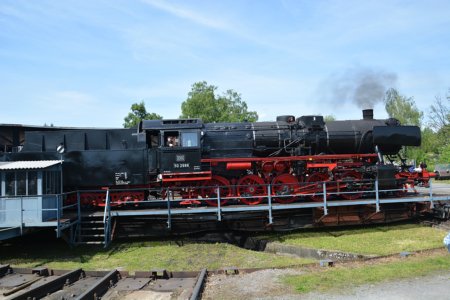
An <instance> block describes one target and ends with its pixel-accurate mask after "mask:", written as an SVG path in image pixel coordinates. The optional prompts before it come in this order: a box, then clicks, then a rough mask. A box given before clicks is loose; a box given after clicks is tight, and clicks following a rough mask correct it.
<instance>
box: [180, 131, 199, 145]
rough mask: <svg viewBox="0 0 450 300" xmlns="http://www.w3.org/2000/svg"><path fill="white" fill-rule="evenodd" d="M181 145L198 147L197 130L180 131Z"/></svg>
mask: <svg viewBox="0 0 450 300" xmlns="http://www.w3.org/2000/svg"><path fill="white" fill-rule="evenodd" d="M181 146H182V147H198V134H197V132H182V133H181Z"/></svg>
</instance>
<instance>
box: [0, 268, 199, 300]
mask: <svg viewBox="0 0 450 300" xmlns="http://www.w3.org/2000/svg"><path fill="white" fill-rule="evenodd" d="M206 276H207V272H206V269H204V270H202V271H200V272H169V271H167V270H151V271H136V272H135V273H134V274H130V273H129V272H127V271H119V270H111V271H84V270H83V269H76V270H53V269H49V268H45V267H43V268H33V269H26V268H13V267H11V266H10V265H0V299H5V300H13V299H17V300H19V299H49V300H51V299H55V300H56V299H58V300H59V299H80V300H81V299H192V300H194V299H200V296H201V293H202V291H203V287H204V283H205V280H206Z"/></svg>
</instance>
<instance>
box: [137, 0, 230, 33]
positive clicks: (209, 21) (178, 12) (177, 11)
mask: <svg viewBox="0 0 450 300" xmlns="http://www.w3.org/2000/svg"><path fill="white" fill-rule="evenodd" d="M142 2H143V3H146V4H149V5H151V6H153V7H155V8H158V9H160V10H162V11H165V12H167V13H169V14H172V15H174V16H176V17H179V18H182V19H185V20H188V21H191V22H194V23H197V24H199V25H202V26H206V27H209V28H213V29H220V30H229V29H230V26H229V24H228V23H227V22H225V21H224V20H221V19H220V18H217V16H215V17H214V18H211V17H206V16H204V15H202V14H200V13H198V12H195V11H193V10H190V9H188V8H186V7H182V6H179V5H175V4H172V3H170V2H168V1H160V0H142Z"/></svg>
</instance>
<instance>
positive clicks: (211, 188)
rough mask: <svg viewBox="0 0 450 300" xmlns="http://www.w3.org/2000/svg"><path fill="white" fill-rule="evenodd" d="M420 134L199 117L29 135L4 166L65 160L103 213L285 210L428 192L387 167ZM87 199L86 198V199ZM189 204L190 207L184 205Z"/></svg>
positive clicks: (72, 180)
mask: <svg viewBox="0 0 450 300" xmlns="http://www.w3.org/2000/svg"><path fill="white" fill-rule="evenodd" d="M420 141H421V136H420V129H419V128H418V127H417V126H403V125H401V124H399V122H398V120H396V119H386V120H380V119H374V118H373V111H372V110H364V111H363V118H362V119H361V120H346V121H331V122H325V121H324V119H323V117H322V116H302V117H299V118H295V117H294V116H291V115H287V116H280V117H277V120H276V121H274V122H241V123H203V122H202V121H201V120H200V119H177V120H143V121H141V122H140V124H139V125H138V127H137V128H134V129H70V128H66V129H61V130H53V131H30V132H25V142H24V144H23V148H22V149H21V151H20V152H17V153H2V154H0V161H18V160H55V159H61V160H63V186H64V191H65V192H70V191H81V194H80V196H81V201H82V202H83V203H84V204H89V205H93V206H103V205H104V195H100V196H99V194H98V193H92V192H90V191H91V190H98V189H102V188H103V189H104V188H109V189H111V190H114V191H113V192H112V193H111V199H112V201H113V203H114V204H115V205H120V204H121V203H123V202H128V203H129V202H130V201H132V202H135V203H136V204H139V202H140V201H144V200H151V199H156V200H157V199H167V197H169V194H168V192H167V191H169V190H171V191H172V192H173V193H172V197H176V198H180V199H182V200H185V201H184V203H185V204H192V203H202V201H205V202H206V203H207V204H209V205H218V201H217V200H216V199H217V197H218V194H220V196H221V199H222V200H221V202H220V203H221V204H222V205H224V204H226V202H227V201H228V200H231V201H234V202H236V203H241V204H247V205H255V204H259V203H261V202H262V201H265V199H266V196H267V194H268V193H269V190H268V188H269V186H270V194H271V195H272V196H273V197H274V198H273V199H274V200H275V201H277V202H280V203H290V202H294V201H297V200H299V199H303V198H310V199H312V200H315V201H321V199H322V196H320V193H322V192H323V190H322V185H321V184H319V183H321V182H328V184H327V185H326V186H327V192H330V193H333V194H337V195H338V196H339V197H342V198H344V199H348V200H352V199H357V198H360V197H362V196H363V194H364V191H365V190H370V189H372V188H373V181H374V180H375V179H377V180H378V182H379V184H380V188H385V189H397V188H400V189H401V188H402V187H403V186H405V185H407V184H408V185H414V184H417V183H424V184H426V183H427V182H428V180H429V178H430V176H432V174H430V173H428V172H427V171H426V169H425V168H422V169H421V171H420V172H409V171H407V170H406V168H405V166H403V167H402V166H396V165H394V164H393V163H392V162H393V160H391V161H386V162H385V161H384V160H385V159H386V158H387V159H388V160H389V159H391V158H392V157H393V156H397V155H398V154H399V151H400V150H401V148H402V147H403V146H419V145H420ZM83 191H85V192H83ZM182 203H183V202H182Z"/></svg>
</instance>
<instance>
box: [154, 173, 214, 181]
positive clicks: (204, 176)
mask: <svg viewBox="0 0 450 300" xmlns="http://www.w3.org/2000/svg"><path fill="white" fill-rule="evenodd" d="M211 177H212V174H211V171H204V172H189V173H166V174H162V181H163V182H175V181H198V180H211Z"/></svg>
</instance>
